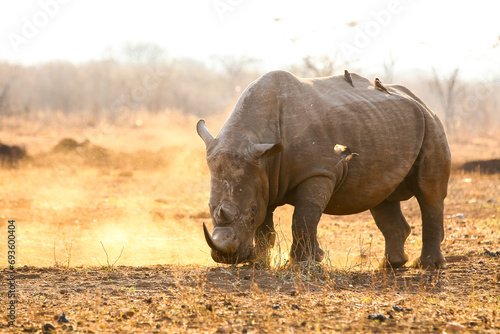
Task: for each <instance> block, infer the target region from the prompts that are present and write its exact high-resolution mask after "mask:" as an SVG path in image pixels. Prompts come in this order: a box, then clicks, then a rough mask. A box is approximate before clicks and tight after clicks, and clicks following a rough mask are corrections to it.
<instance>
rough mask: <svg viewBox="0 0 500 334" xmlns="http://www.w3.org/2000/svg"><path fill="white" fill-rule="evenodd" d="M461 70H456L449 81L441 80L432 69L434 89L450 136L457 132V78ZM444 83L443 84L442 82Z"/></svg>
mask: <svg viewBox="0 0 500 334" xmlns="http://www.w3.org/2000/svg"><path fill="white" fill-rule="evenodd" d="M458 73H459V69H458V68H455V69H454V70H453V72H452V73H451V75H450V76H449V78H448V79H445V80H440V79H439V75H438V74H437V71H436V69H435V68H434V67H433V68H432V74H433V79H434V81H433V88H434V89H435V91H436V92H437V94H438V96H439V100H440V102H441V105H442V107H443V111H444V114H445V127H446V130H447V131H448V133H449V134H453V133H454V132H455V125H456V122H457V119H456V104H457V101H456V97H457V95H458V94H457V77H458ZM442 81H443V82H442Z"/></svg>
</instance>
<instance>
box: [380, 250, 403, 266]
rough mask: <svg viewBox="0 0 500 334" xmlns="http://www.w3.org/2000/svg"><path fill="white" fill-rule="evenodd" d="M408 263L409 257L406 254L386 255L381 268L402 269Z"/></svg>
mask: <svg viewBox="0 0 500 334" xmlns="http://www.w3.org/2000/svg"><path fill="white" fill-rule="evenodd" d="M406 262H408V255H407V254H406V253H403V255H386V256H385V257H384V258H383V259H382V261H381V263H380V266H381V267H382V268H393V269H396V268H400V267H402V266H404V265H405V263H406Z"/></svg>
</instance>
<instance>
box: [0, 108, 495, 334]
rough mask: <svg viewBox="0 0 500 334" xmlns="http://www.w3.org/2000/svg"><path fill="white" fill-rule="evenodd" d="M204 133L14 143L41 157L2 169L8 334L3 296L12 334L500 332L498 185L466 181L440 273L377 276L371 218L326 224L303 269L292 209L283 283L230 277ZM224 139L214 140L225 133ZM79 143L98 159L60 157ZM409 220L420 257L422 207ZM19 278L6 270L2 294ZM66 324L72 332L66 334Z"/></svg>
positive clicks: (180, 123)
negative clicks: (11, 254) (9, 248)
mask: <svg viewBox="0 0 500 334" xmlns="http://www.w3.org/2000/svg"><path fill="white" fill-rule="evenodd" d="M195 121H196V120H195V119H192V118H188V119H186V118H180V119H176V120H174V121H172V119H164V120H161V121H159V120H148V119H145V120H143V122H141V124H143V125H141V126H140V127H139V126H134V125H131V126H130V127H115V128H112V129H111V128H110V127H108V128H106V129H107V130H106V131H102V129H101V130H100V132H99V131H97V130H96V129H90V128H88V129H87V128H82V129H78V130H75V129H74V128H73V129H71V128H69V129H68V128H64V127H62V126H58V125H57V124H55V125H54V124H52V125H51V127H50V128H40V127H35V128H36V129H38V133H36V134H35V135H33V133H35V132H30V129H26V128H25V127H16V126H14V125H12V126H10V127H5V126H4V127H3V128H2V129H1V131H0V135H2V138H9V139H10V143H11V144H13V143H24V144H25V145H26V147H27V150H28V153H29V154H30V158H29V159H28V160H26V161H23V162H21V163H20V164H19V166H17V168H2V169H0V186H1V188H2V195H1V197H0V207H1V208H2V212H1V221H0V229H1V230H0V236H1V238H2V240H7V237H8V233H7V231H8V228H7V226H8V223H7V221H8V220H9V219H15V220H16V232H15V233H16V238H17V239H16V240H17V244H16V247H17V250H18V252H17V254H16V266H15V268H16V269H15V272H14V273H15V295H16V298H15V299H16V302H17V304H16V319H15V326H14V327H10V328H7V326H8V321H9V319H8V318H6V315H8V313H5V314H4V310H7V309H8V306H9V302H10V300H12V298H9V297H8V284H4V285H3V286H5V288H3V289H2V290H1V291H0V296H1V298H0V306H1V309H2V314H3V315H2V317H1V319H0V332H11V331H12V332H43V331H45V332H48V331H49V329H50V328H51V326H53V327H54V328H55V329H53V332H65V331H75V332H81V333H101V332H112V333H133V332H135V333H141V332H157V333H185V332H192V333H215V332H218V333H233V332H235V333H275V332H284V333H297V332H298V333H315V332H337V331H338V332H351V333H359V332H374V333H376V332H377V333H378V332H412V333H413V332H415V333H427V332H432V333H436V332H438V333H441V332H443V331H446V332H453V331H455V332H478V333H479V332H481V333H497V332H500V319H499V314H500V297H499V296H500V291H499V290H500V283H499V282H498V281H499V280H500V256H496V254H497V253H496V252H497V251H500V222H499V217H498V216H499V207H500V204H499V203H500V176H499V175H498V174H497V175H481V174H479V173H473V174H465V173H463V172H460V171H458V170H455V171H454V172H453V174H452V177H451V180H450V185H449V196H448V198H447V199H446V209H445V216H446V219H445V229H446V238H445V240H444V242H443V244H442V248H443V251H444V253H445V256H446V258H447V261H448V264H449V267H448V269H446V270H443V271H434V272H425V271H421V270H419V269H415V268H408V267H405V268H402V269H400V270H397V271H395V272H393V271H384V270H378V269H376V267H377V265H378V259H379V258H380V257H381V256H382V254H383V247H384V241H383V238H382V235H381V233H380V232H379V231H378V230H377V228H376V226H375V224H374V222H373V219H372V217H371V216H370V214H369V213H366V212H365V213H362V214H359V215H352V216H343V217H339V216H324V217H323V218H322V220H321V222H320V227H319V240H320V242H321V246H322V247H323V248H324V249H325V250H326V252H327V259H326V260H325V261H324V262H323V263H322V264H321V265H318V266H314V267H311V268H302V269H301V270H299V269H297V268H291V267H289V266H288V265H287V263H286V260H287V253H288V251H289V247H290V240H291V238H290V223H291V214H292V212H293V208H292V207H289V206H285V207H282V208H279V209H278V210H277V212H276V214H275V220H276V222H277V225H278V228H277V229H278V234H279V235H278V237H279V238H278V245H277V246H276V247H275V250H274V252H273V260H274V261H273V265H272V267H271V268H265V269H262V268H256V267H254V266H248V265H239V266H224V265H217V264H215V263H213V261H212V260H211V258H210V256H209V248H208V246H207V245H206V243H205V241H204V240H203V234H202V229H201V222H202V221H207V222H210V216H209V214H208V208H207V202H208V196H209V173H208V170H207V168H206V165H205V161H204V147H203V143H202V142H201V140H200V139H199V138H197V137H196V134H195V132H194V124H195ZM207 123H208V124H209V126H210V122H208V121H207ZM213 124H216V125H214V126H213V129H214V130H213V132H214V133H216V132H217V127H218V126H220V124H221V120H217V121H213ZM110 129H111V130H110ZM31 130H33V129H31ZM211 130H212V128H211ZM92 131H93V132H92ZM30 133H31V134H30ZM89 134H90V135H89ZM92 134H94V135H92ZM66 137H71V138H74V139H76V141H77V142H79V143H82V142H83V140H84V139H85V138H90V144H86V145H80V146H78V147H76V148H73V149H58V150H55V149H54V147H55V146H56V144H57V143H58V142H59V141H60V140H61V139H62V138H66ZM498 141H499V139H498V138H475V139H471V140H468V141H466V140H465V139H464V140H462V141H456V142H452V143H451V147H452V150H453V156H454V164H455V166H458V165H459V164H460V163H462V162H465V161H469V160H475V159H490V158H499V157H500V151H499V150H500V145H499V143H498ZM402 207H403V212H404V213H405V215H406V217H407V220H408V222H409V223H410V225H411V226H412V234H411V235H410V237H409V238H408V240H407V243H406V249H407V252H408V253H409V254H410V257H411V258H415V257H417V256H418V255H419V252H420V248H421V223H420V213H419V209H418V204H417V203H416V201H415V200H414V199H412V200H409V201H407V202H404V203H403V205H402ZM0 261H1V262H2V263H6V261H7V252H6V250H5V248H4V251H2V252H1V253H0ZM11 277H12V271H11V270H9V269H8V268H6V267H3V268H2V269H1V271H0V280H1V281H2V282H8V280H9V279H10V278H11ZM62 313H65V314H66V317H67V319H69V323H58V322H57V319H58V318H59V316H61V315H62ZM370 317H371V318H373V317H375V319H371V318H370ZM49 324H50V325H49ZM44 326H45V327H44ZM44 328H45V330H44Z"/></svg>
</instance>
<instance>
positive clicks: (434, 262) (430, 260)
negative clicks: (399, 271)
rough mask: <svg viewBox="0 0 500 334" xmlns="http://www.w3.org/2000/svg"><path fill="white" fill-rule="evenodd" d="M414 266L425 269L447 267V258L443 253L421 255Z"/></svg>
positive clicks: (414, 262)
mask: <svg viewBox="0 0 500 334" xmlns="http://www.w3.org/2000/svg"><path fill="white" fill-rule="evenodd" d="M412 267H415V268H421V269H424V270H434V269H446V267H447V265H446V260H445V259H444V257H443V254H441V252H439V254H438V255H435V256H432V255H427V256H420V257H418V258H416V259H415V261H413V264H412Z"/></svg>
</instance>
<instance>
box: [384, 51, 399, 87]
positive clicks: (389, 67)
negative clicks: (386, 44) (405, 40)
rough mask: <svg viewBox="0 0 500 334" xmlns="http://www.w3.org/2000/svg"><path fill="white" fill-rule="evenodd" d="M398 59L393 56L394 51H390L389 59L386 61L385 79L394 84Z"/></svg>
mask: <svg viewBox="0 0 500 334" xmlns="http://www.w3.org/2000/svg"><path fill="white" fill-rule="evenodd" d="M396 62H397V59H396V58H394V56H393V55H392V50H390V51H389V57H388V58H386V59H385V60H384V64H383V67H384V72H385V75H384V79H385V80H386V81H387V82H388V83H393V82H394V68H395V67H396Z"/></svg>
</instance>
